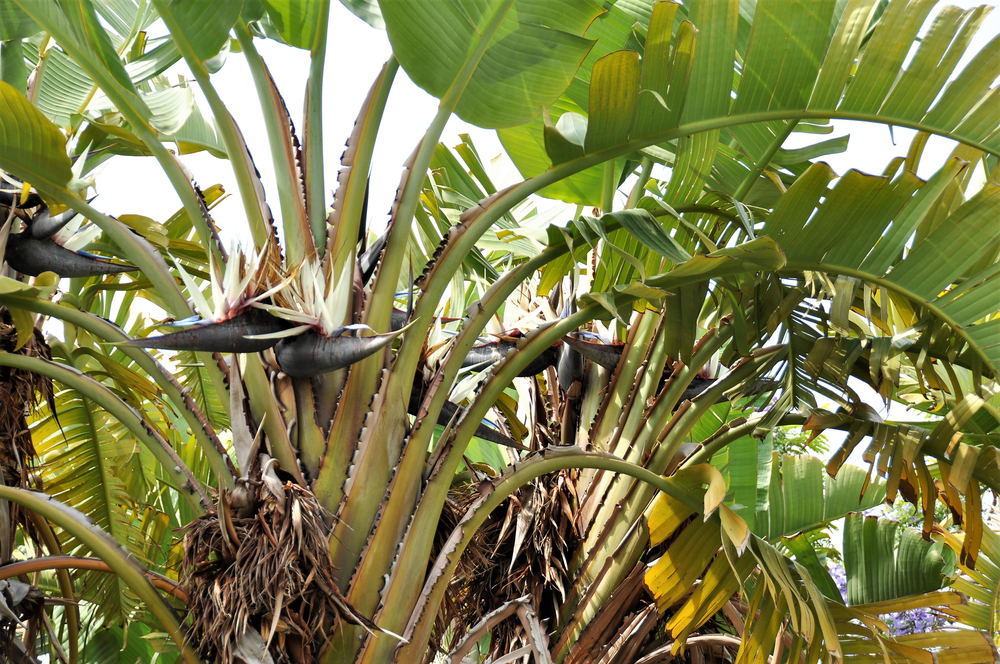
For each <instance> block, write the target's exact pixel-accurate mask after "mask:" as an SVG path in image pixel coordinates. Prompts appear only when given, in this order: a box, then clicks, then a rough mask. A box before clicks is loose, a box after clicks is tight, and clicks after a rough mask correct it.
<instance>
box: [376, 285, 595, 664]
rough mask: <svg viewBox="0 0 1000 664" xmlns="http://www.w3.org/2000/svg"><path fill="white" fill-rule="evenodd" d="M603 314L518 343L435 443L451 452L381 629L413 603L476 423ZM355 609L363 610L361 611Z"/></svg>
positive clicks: (381, 655)
mask: <svg viewBox="0 0 1000 664" xmlns="http://www.w3.org/2000/svg"><path fill="white" fill-rule="evenodd" d="M601 311H603V309H602V308H601V307H600V306H599V305H596V304H592V305H589V306H587V307H584V308H582V309H580V310H579V311H577V312H576V313H574V314H572V315H570V316H568V317H566V318H563V319H560V320H558V321H556V322H554V323H553V324H551V325H548V326H545V327H539V328H537V329H536V330H534V331H533V332H532V333H530V334H529V335H528V336H527V337H526V338H525V340H524V341H523V342H522V344H523V345H521V347H520V348H519V351H518V352H516V353H512V354H509V355H508V356H507V357H506V358H505V359H504V360H503V361H501V363H500V364H499V365H498V366H496V367H494V369H493V377H492V378H491V379H490V380H489V381H487V382H486V384H485V385H484V386H483V387H482V389H481V391H480V393H479V395H478V397H477V398H476V400H475V401H474V402H473V403H472V405H471V406H470V407H469V409H468V410H467V411H466V413H465V415H464V416H463V417H462V419H461V420H460V421H459V423H458V426H457V429H456V430H455V431H454V433H453V434H452V436H451V438H450V439H448V440H442V441H441V442H440V443H439V445H448V446H449V447H450V449H448V450H447V452H446V453H445V455H444V458H443V460H442V461H441V462H440V463H439V464H438V465H437V467H436V468H435V471H434V474H433V476H432V477H431V478H430V480H428V483H427V488H426V489H425V490H424V493H423V495H422V496H421V499H420V502H419V504H418V506H417V511H416V514H415V515H414V517H413V521H412V523H411V524H410V527H409V530H408V533H407V536H406V538H405V539H404V540H403V544H402V549H401V550H400V552H399V557H398V558H397V560H396V561H395V565H394V566H393V572H392V576H391V577H390V579H389V581H388V584H387V587H386V588H385V589H384V599H383V602H382V605H383V611H382V620H381V625H380V626H381V627H383V628H385V629H389V630H391V631H394V632H398V631H400V630H402V629H403V628H404V627H405V621H406V620H407V618H408V615H409V613H410V611H411V610H412V608H413V606H414V605H415V604H416V602H417V599H418V592H419V591H418V589H417V588H416V587H415V586H414V584H413V583H412V579H413V575H414V574H420V575H423V574H424V570H425V569H426V567H427V558H428V556H429V554H430V552H431V548H432V545H433V542H434V533H435V526H436V524H437V522H438V520H439V517H440V514H441V508H442V506H443V505H444V500H445V498H446V497H447V494H448V490H449V489H450V487H451V480H452V477H454V475H455V472H456V470H457V469H458V465H459V464H460V463H462V459H463V456H464V454H465V449H466V447H467V446H468V443H469V441H470V440H471V439H472V436H473V434H474V433H475V431H476V427H477V426H478V424H479V422H481V421H482V419H483V417H485V416H486V412H487V411H488V410H489V409H490V408H491V407H492V405H493V403H494V402H495V401H496V400H497V399H498V398H499V396H500V394H501V393H502V392H503V390H504V389H505V388H506V386H507V385H509V384H510V382H511V381H512V380H513V379H514V378H515V377H516V376H517V375H518V374H519V373H520V372H521V370H522V369H524V368H525V367H526V366H528V363H529V362H531V360H532V359H533V358H535V357H537V356H538V355H539V354H540V353H541V352H542V351H543V350H545V349H546V348H549V347H550V346H551V345H552V344H553V343H555V342H556V341H558V340H559V339H561V338H562V337H563V336H565V335H566V334H567V333H569V332H571V331H573V330H575V329H577V328H578V327H580V325H582V324H583V323H585V322H587V321H589V320H592V319H593V318H594V316H595V315H597V314H599V313H600V312H601ZM418 570H419V571H418ZM356 606H358V608H359V609H360V610H361V611H364V608H363V607H361V606H359V605H356ZM392 647H394V644H393V643H390V642H389V641H388V640H386V639H375V640H372V641H369V642H368V644H367V647H366V649H365V651H364V653H363V654H362V657H361V659H360V660H359V662H361V663H362V664H364V663H367V664H375V663H376V662H384V661H387V659H388V655H389V651H390V649H391V648H392ZM402 661H408V660H405V659H404V660H402Z"/></svg>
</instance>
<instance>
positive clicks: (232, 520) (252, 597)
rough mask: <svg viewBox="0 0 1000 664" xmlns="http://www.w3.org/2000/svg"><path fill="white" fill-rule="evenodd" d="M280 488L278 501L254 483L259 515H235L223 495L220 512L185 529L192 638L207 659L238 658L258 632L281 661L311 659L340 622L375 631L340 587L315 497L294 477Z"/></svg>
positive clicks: (185, 582)
mask: <svg viewBox="0 0 1000 664" xmlns="http://www.w3.org/2000/svg"><path fill="white" fill-rule="evenodd" d="M283 489H284V493H285V500H284V501H283V504H279V502H278V501H277V500H276V499H275V497H274V496H273V495H272V493H271V492H270V491H269V490H268V489H267V488H266V487H264V486H262V485H260V484H259V483H258V484H257V485H256V486H255V487H254V486H251V487H250V490H251V491H253V492H255V493H256V501H255V502H256V513H255V514H254V515H253V516H251V517H247V518H239V517H237V516H234V515H232V514H233V513H232V512H231V510H230V508H229V507H228V506H227V504H226V502H225V501H226V497H225V496H223V501H222V503H220V510H219V511H217V512H211V513H209V514H206V515H205V516H202V517H200V518H199V519H197V520H195V521H194V522H192V523H191V524H190V525H189V526H188V527H187V529H186V532H185V534H184V560H183V564H182V569H181V579H182V583H183V585H184V588H185V590H186V591H187V593H188V597H189V598H190V603H189V606H188V615H189V617H191V618H192V620H193V622H192V625H191V629H190V630H189V632H188V637H187V638H188V640H189V642H190V643H192V644H193V645H195V647H197V648H199V650H200V651H201V653H202V655H203V656H205V657H207V658H210V657H215V658H216V659H217V660H218V661H220V662H233V661H241V660H240V658H239V657H238V655H239V652H240V650H239V646H240V644H241V641H242V640H243V639H244V634H246V633H247V632H248V631H255V632H257V633H258V634H260V635H261V636H262V637H263V639H264V642H265V643H267V644H269V645H270V648H269V650H270V653H271V655H272V657H273V660H274V661H275V662H277V663H278V664H281V663H282V662H295V663H296V664H311V663H312V662H314V661H316V660H317V657H318V655H319V653H320V651H321V650H322V648H323V646H324V644H325V643H326V635H327V634H332V633H333V631H334V629H335V627H336V623H337V621H338V620H346V621H347V622H349V623H352V624H361V625H363V626H365V627H366V628H369V629H371V628H373V625H372V624H371V623H370V622H369V621H368V620H366V619H365V618H364V617H363V616H361V615H359V614H358V613H357V612H356V611H354V610H353V609H352V608H351V607H350V605H348V603H347V601H346V600H345V599H344V597H343V596H342V595H341V593H340V591H339V590H338V588H337V585H336V582H335V580H334V576H333V572H334V567H333V563H332V561H331V559H330V553H329V548H328V547H329V545H328V540H327V538H328V535H329V530H328V528H327V527H326V525H325V524H324V522H323V518H322V508H321V507H320V506H319V504H318V503H317V502H316V498H315V497H314V496H313V494H312V493H311V492H309V491H308V490H306V489H304V488H302V487H301V486H299V485H297V484H294V483H292V482H288V483H286V484H285V485H284V487H283ZM226 521H228V522H229V523H225V522H226ZM230 525H231V528H230V527H229V526H230Z"/></svg>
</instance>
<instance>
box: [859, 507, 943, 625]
mask: <svg viewBox="0 0 1000 664" xmlns="http://www.w3.org/2000/svg"><path fill="white" fill-rule="evenodd" d="M955 563H956V555H955V552H954V551H952V550H951V549H950V548H948V547H947V546H945V545H944V543H943V542H929V541H926V540H924V539H923V537H921V534H920V531H919V530H915V529H913V528H908V527H905V526H903V527H902V529H900V526H899V524H898V523H896V522H895V521H886V520H881V519H878V518H877V517H873V516H869V517H865V516H863V515H861V514H851V515H850V516H848V517H847V519H846V520H845V521H844V568H845V570H846V572H847V601H848V603H849V604H852V605H853V604H870V603H873V602H886V601H891V600H894V599H900V598H903V597H909V596H911V595H919V594H921V593H925V592H930V591H932V590H937V589H938V588H941V587H942V586H943V585H944V584H945V582H946V581H947V577H948V576H950V575H951V574H952V573H953V572H954V569H955Z"/></svg>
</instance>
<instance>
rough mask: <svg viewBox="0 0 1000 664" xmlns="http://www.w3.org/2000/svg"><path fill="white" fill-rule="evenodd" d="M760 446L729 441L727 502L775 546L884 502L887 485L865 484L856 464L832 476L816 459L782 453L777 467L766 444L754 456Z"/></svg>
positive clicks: (744, 440) (750, 441)
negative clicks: (790, 537) (788, 538)
mask: <svg viewBox="0 0 1000 664" xmlns="http://www.w3.org/2000/svg"><path fill="white" fill-rule="evenodd" d="M759 443H760V441H758V440H757V439H756V438H751V437H746V438H740V439H738V440H736V441H734V442H732V443H730V445H729V461H728V464H727V466H726V470H727V471H728V474H729V492H728V494H727V498H726V501H727V503H729V504H730V505H731V506H732V508H733V511H735V512H736V513H737V514H738V515H740V516H741V517H743V520H744V521H746V522H747V525H749V526H750V529H751V531H752V532H753V533H755V534H757V535H759V536H760V537H762V538H763V539H766V540H768V541H770V542H778V541H779V540H780V539H781V538H782V537H788V536H791V535H795V534H796V533H800V532H804V531H809V530H813V529H814V528H818V527H820V526H823V525H826V524H829V523H831V522H833V521H836V520H837V519H841V518H843V517H845V516H846V515H847V514H848V513H849V512H856V511H863V510H866V509H870V508H872V507H875V506H876V505H879V504H880V503H882V501H883V500H885V482H884V481H882V480H880V479H878V478H877V479H876V481H874V482H871V483H870V484H868V481H867V480H868V473H867V472H865V470H863V469H862V468H860V467H858V466H852V465H846V466H843V467H842V468H840V470H839V471H838V472H837V475H836V477H830V476H829V475H827V473H826V467H825V464H824V462H823V460H822V459H820V458H819V457H815V456H811V455H805V456H797V455H784V456H782V457H781V458H780V462H781V463H780V467H779V463H778V462H779V455H778V453H777V452H772V451H771V448H770V446H769V445H768V446H763V447H762V449H761V450H760V451H759V452H758V451H757V446H758V444H759ZM866 484H867V487H866ZM862 488H865V491H864V493H862Z"/></svg>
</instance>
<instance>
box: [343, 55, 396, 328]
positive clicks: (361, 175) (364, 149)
mask: <svg viewBox="0 0 1000 664" xmlns="http://www.w3.org/2000/svg"><path fill="white" fill-rule="evenodd" d="M398 70H399V61H398V60H396V58H395V57H390V58H389V60H388V61H386V63H385V66H384V67H382V71H381V73H380V74H379V76H378V78H377V79H376V80H375V82H374V83H373V84H372V87H371V90H369V92H368V97H367V98H366V99H365V103H364V104H363V105H362V107H361V111H360V112H359V113H358V119H357V120H356V121H355V124H354V132H353V133H352V134H351V138H350V140H349V142H348V145H347V151H346V152H345V153H344V156H343V158H342V160H341V170H340V175H339V176H338V180H340V186H339V187H338V188H337V195H336V197H335V199H334V202H333V206H334V209H333V215H332V224H333V227H334V228H333V230H332V231H331V232H332V235H333V242H332V245H333V246H332V248H331V251H332V252H333V257H332V258H333V270H332V273H333V275H335V277H336V275H340V274H354V261H355V248H356V247H357V244H358V233H359V231H360V228H361V225H362V224H364V223H365V220H364V219H362V218H361V214H362V211H363V210H364V207H365V195H366V193H367V192H368V174H369V173H370V172H371V167H372V153H373V152H374V150H375V140H376V139H377V138H378V130H379V126H380V125H381V123H382V115H383V113H384V112H385V104H386V101H387V100H388V99H389V91H390V90H391V89H392V83H393V81H394V80H395V78H396V72H397V71H398ZM341 178H344V179H343V180H341ZM344 282H345V283H337V284H335V285H334V287H336V288H345V289H350V288H351V286H352V283H353V280H350V279H347V280H344ZM346 322H350V321H345V323H346Z"/></svg>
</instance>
